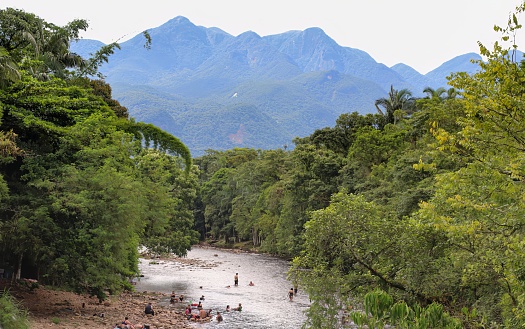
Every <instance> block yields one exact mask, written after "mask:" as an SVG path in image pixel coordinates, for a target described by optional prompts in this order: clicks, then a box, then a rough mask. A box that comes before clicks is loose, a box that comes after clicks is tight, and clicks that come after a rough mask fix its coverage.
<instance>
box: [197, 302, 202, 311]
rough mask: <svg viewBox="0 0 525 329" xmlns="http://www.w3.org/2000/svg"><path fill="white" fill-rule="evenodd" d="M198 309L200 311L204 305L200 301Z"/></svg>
mask: <svg viewBox="0 0 525 329" xmlns="http://www.w3.org/2000/svg"><path fill="white" fill-rule="evenodd" d="M197 308H198V309H199V310H200V309H201V308H202V303H201V301H199V305H197Z"/></svg>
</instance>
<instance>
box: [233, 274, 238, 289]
mask: <svg viewBox="0 0 525 329" xmlns="http://www.w3.org/2000/svg"><path fill="white" fill-rule="evenodd" d="M233 282H234V283H235V286H236V287H237V286H238V285H239V273H235V276H234V277H233Z"/></svg>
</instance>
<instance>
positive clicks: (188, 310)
mask: <svg viewBox="0 0 525 329" xmlns="http://www.w3.org/2000/svg"><path fill="white" fill-rule="evenodd" d="M184 314H185V315H186V317H188V316H189V317H188V320H189V319H190V318H191V305H190V304H188V306H186V310H185V311H184Z"/></svg>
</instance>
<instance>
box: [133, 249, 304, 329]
mask: <svg viewBox="0 0 525 329" xmlns="http://www.w3.org/2000/svg"><path fill="white" fill-rule="evenodd" d="M187 258H188V259H195V260H199V261H204V262H205V263H208V264H209V263H212V264H213V266H205V265H204V263H203V262H196V263H194V264H181V263H174V262H161V263H160V264H150V260H146V259H141V260H140V269H141V272H142V274H143V275H144V277H142V278H141V280H140V282H139V283H138V284H137V290H139V291H159V292H164V293H168V294H169V293H170V292H171V291H175V293H176V294H177V295H179V294H183V295H184V296H185V301H184V303H178V304H175V305H176V306H175V307H179V308H181V309H184V307H185V306H186V305H187V304H188V303H189V302H191V301H193V302H194V303H198V302H199V298H200V297H201V296H202V295H204V297H205V299H204V301H203V306H204V308H205V309H210V308H211V309H212V310H213V314H214V315H215V314H216V311H220V312H221V313H222V315H223V318H224V321H223V322H222V323H217V322H216V321H215V316H214V320H213V321H212V322H210V323H196V324H195V327H196V328H232V329H237V328H250V329H259V328H294V329H295V328H300V327H301V325H302V323H303V322H304V320H305V315H304V311H305V310H306V309H307V307H308V305H309V301H308V297H307V296H306V295H305V294H303V293H302V292H301V290H300V287H299V292H298V294H297V296H296V297H295V298H294V301H293V302H290V301H289V300H288V290H289V289H290V287H292V284H291V283H290V282H289V281H288V280H287V279H286V271H287V270H288V266H289V263H288V262H287V261H284V260H281V259H278V258H274V257H270V256H265V255H258V254H250V253H235V252H230V251H223V250H216V249H208V248H200V247H197V248H194V249H193V250H191V251H190V252H189V253H188V257H187ZM235 273H239V286H237V287H235V286H234V275H235ZM250 281H253V283H254V284H255V285H254V286H249V285H248V283H249V282H250ZM228 286H229V288H228ZM201 287H202V288H201ZM164 302H166V303H168V302H169V298H168V299H167V300H166V301H164ZM239 303H242V306H243V310H242V312H236V311H231V312H226V306H227V305H230V307H231V308H234V307H236V306H237V305H238V304H239Z"/></svg>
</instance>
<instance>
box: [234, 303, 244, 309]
mask: <svg viewBox="0 0 525 329" xmlns="http://www.w3.org/2000/svg"><path fill="white" fill-rule="evenodd" d="M233 310H234V311H242V305H241V303H239V306H238V307H236V308H234V309H233Z"/></svg>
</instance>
